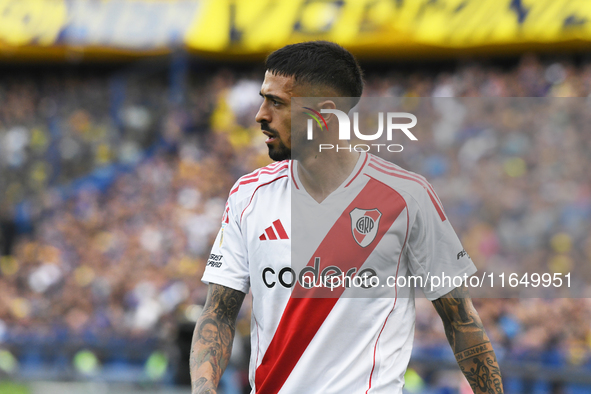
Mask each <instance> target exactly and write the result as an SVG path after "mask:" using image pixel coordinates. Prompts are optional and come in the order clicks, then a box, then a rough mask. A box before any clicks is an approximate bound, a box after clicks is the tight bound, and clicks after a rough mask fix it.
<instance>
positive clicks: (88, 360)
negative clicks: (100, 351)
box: [74, 350, 100, 375]
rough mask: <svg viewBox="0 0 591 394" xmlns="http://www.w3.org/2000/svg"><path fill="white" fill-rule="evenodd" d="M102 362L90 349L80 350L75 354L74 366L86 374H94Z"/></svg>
mask: <svg viewBox="0 0 591 394" xmlns="http://www.w3.org/2000/svg"><path fill="white" fill-rule="evenodd" d="M99 367H100V362H99V360H98V358H97V357H96V356H95V354H94V353H93V352H91V351H90V350H80V351H79V352H78V353H76V355H75V356H74V368H76V371H78V372H80V373H83V374H85V375H94V374H95V373H97V372H98V370H99Z"/></svg>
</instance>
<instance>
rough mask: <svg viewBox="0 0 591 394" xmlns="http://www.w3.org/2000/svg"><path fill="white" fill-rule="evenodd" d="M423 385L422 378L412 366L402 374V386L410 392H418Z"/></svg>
mask: <svg viewBox="0 0 591 394" xmlns="http://www.w3.org/2000/svg"><path fill="white" fill-rule="evenodd" d="M424 387H425V382H424V381H423V378H421V376H420V375H419V374H418V373H417V371H415V370H414V369H412V368H408V369H407V370H406V374H404V388H405V389H406V390H407V391H409V392H410V393H420V392H421V390H423V388H424Z"/></svg>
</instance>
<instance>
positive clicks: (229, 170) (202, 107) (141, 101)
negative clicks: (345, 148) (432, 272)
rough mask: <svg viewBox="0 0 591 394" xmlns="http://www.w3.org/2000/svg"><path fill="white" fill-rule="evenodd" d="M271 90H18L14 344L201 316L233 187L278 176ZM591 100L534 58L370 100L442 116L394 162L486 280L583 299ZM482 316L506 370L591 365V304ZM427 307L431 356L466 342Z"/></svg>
mask: <svg viewBox="0 0 591 394" xmlns="http://www.w3.org/2000/svg"><path fill="white" fill-rule="evenodd" d="M262 75H263V73H262V71H261V70H258V69H257V70H256V71H254V72H253V71H252V70H247V71H245V70H243V69H224V70H213V71H211V70H210V71H206V72H205V71H194V72H190V73H189V76H188V79H189V82H188V84H187V87H186V89H185V90H184V91H180V92H173V91H171V88H170V86H168V83H167V81H166V78H162V77H158V76H148V77H144V78H141V79H139V78H136V77H134V76H126V75H117V76H112V75H106V76H101V77H97V76H93V75H83V76H70V75H57V76H56V75H47V74H44V75H41V76H39V75H35V76H27V75H26V74H25V75H23V76H22V78H20V79H18V78H17V79H14V78H8V77H0V219H1V220H2V235H0V244H2V257H1V258H0V343H2V342H3V341H7V342H10V340H11V338H15V337H18V336H19V335H23V334H29V335H37V336H46V337H48V338H50V337H51V335H54V333H55V332H56V330H61V331H65V332H67V333H68V335H74V336H75V335H86V334H89V333H90V334H92V335H96V336H118V337H138V336H140V337H141V336H151V337H160V338H165V337H170V336H172V335H173V334H174V331H175V327H176V325H177V324H178V323H179V322H180V321H189V322H190V321H192V320H194V319H195V315H196V314H197V313H198V311H199V307H198V305H202V304H203V302H204V299H205V295H206V286H205V285H203V284H202V283H201V282H200V277H201V274H202V272H203V269H204V264H205V261H206V258H207V256H208V254H209V249H210V247H211V244H212V242H213V239H214V237H215V234H216V233H217V230H218V228H219V224H220V219H221V215H222V211H223V207H224V204H225V199H226V197H227V194H228V192H229V190H230V187H231V186H232V184H233V182H234V181H235V180H236V179H237V178H238V177H239V176H241V175H243V174H246V173H248V172H250V171H252V170H253V169H255V168H257V167H259V166H262V165H266V164H268V163H269V162H270V161H269V159H268V157H267V155H266V147H265V146H264V143H263V141H264V136H263V135H262V134H261V133H260V127H258V126H257V125H256V123H255V122H254V115H255V113H256V111H257V109H258V106H259V104H260V97H259V94H258V93H259V88H260V83H261V81H262ZM590 94H591V63H586V62H584V61H583V62H581V63H580V64H576V65H575V64H574V63H573V62H571V61H568V60H561V61H557V62H554V61H541V60H539V59H538V58H536V57H535V56H533V55H526V56H523V57H522V58H521V59H520V60H519V61H518V62H516V63H515V64H512V65H511V66H507V65H504V66H503V67H500V66H495V65H494V64H493V65H490V66H489V65H484V64H483V63H478V62H474V63H468V64H464V65H461V66H457V67H455V69H453V70H449V71H445V72H442V71H440V70H437V69H436V68H435V69H426V70H424V71H412V70H407V71H400V70H398V69H397V68H396V67H394V66H393V67H392V68H391V69H384V68H383V67H381V68H380V69H379V70H375V71H372V70H370V71H369V72H367V75H366V89H365V92H364V96H368V97H395V98H396V97H397V98H403V99H405V98H408V99H413V98H418V97H423V98H425V99H421V100H422V101H421V103H423V104H416V107H414V109H415V110H416V111H419V112H420V111H426V112H425V113H427V112H429V111H430V113H435V114H439V115H438V116H437V117H433V119H435V120H434V121H433V122H431V123H429V124H428V126H421V127H422V128H420V129H419V132H421V133H422V134H421V136H423V137H422V138H420V139H419V142H418V143H417V144H415V145H410V144H409V145H408V149H406V150H405V151H404V152H403V153H401V154H397V155H394V156H389V157H388V159H390V160H392V161H394V162H396V163H397V164H399V165H401V166H402V167H404V168H407V169H409V170H411V171H415V172H418V173H420V174H422V175H424V176H425V177H427V179H428V180H429V181H431V183H432V184H433V185H434V187H435V190H437V192H438V193H439V196H440V198H441V200H442V202H443V205H444V207H445V209H446V213H447V215H448V216H449V218H450V220H451V223H452V224H453V225H454V228H455V229H456V231H457V233H458V235H459V236H460V238H461V239H462V242H463V244H464V246H465V249H466V250H467V251H468V253H469V254H470V255H471V257H472V259H473V261H474V262H475V263H476V265H477V266H478V267H479V269H481V270H485V271H490V272H500V271H502V270H505V269H514V268H515V267H516V266H519V267H521V268H520V270H518V271H519V272H526V271H529V272H540V273H542V272H551V273H554V272H560V273H567V272H572V277H571V279H572V281H573V286H575V285H576V286H577V288H578V289H579V290H580V293H579V294H580V296H581V297H584V296H586V297H591V287H589V286H588V285H587V283H591V264H590V262H591V231H590V230H591V228H590V225H589V223H591V220H590V219H591V175H590V174H589V171H588V168H591V138H589V137H591V131H590V130H589V129H588V126H587V125H588V124H591V122H590V120H591V113H589V111H587V112H586V111H585V106H586V105H591V102H589V101H588V99H586V98H584V97H588V96H589V95H590ZM454 97H455V99H454ZM461 97H496V99H491V100H490V101H486V100H484V99H480V100H468V99H461ZM506 97H538V99H532V101H520V102H515V101H511V100H510V99H507V98H506ZM540 97H545V98H550V97H556V98H557V99H554V100H550V101H548V100H546V101H543V100H544V99H540ZM558 97H580V98H579V99H558ZM503 98H505V99H503ZM425 103H426V104H425ZM421 108H425V109H421ZM446 114H448V115H449V114H453V116H448V115H446ZM406 147H407V145H405V148H406ZM122 164H124V166H121V165H122ZM92 174H94V177H92V176H91V177H89V175H92ZM97 174H98V175H100V176H97ZM101 174H102V175H101ZM96 179H102V180H104V179H108V182H106V183H105V182H102V183H101V182H96ZM81 180H86V181H81ZM73 185H75V187H74V186H73ZM249 303H250V301H249V300H247V301H246V302H245V306H244V308H243V309H242V311H241V315H240V322H239V324H238V331H239V332H240V333H241V334H242V335H243V336H248V334H249V324H250V317H249V310H248V309H249ZM475 303H476V307H477V309H478V310H479V312H480V315H481V317H482V319H483V321H484V324H485V327H486V328H487V330H488V333H489V336H490V337H491V339H492V340H493V342H494V343H495V344H496V346H497V348H498V349H499V351H498V353H499V354H500V355H501V356H502V357H505V356H512V357H522V358H528V357H531V358H532V359H535V358H536V357H538V359H539V357H540V355H541V354H549V353H548V352H550V353H551V354H554V355H555V358H556V360H559V361H560V362H564V363H567V364H572V365H581V364H585V363H588V362H590V360H591V298H579V299H566V298H557V299H539V298H531V299H530V298H525V299H517V298H510V299H498V298H495V299H492V298H491V299H478V300H475ZM417 304H418V316H417V336H416V341H417V345H419V346H439V345H441V344H444V343H446V339H445V334H444V332H443V326H442V325H441V323H440V322H439V318H438V317H437V315H436V313H435V310H434V308H432V307H431V306H430V305H428V304H429V303H428V302H426V301H425V300H424V299H419V300H417Z"/></svg>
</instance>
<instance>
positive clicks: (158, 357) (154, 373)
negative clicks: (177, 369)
mask: <svg viewBox="0 0 591 394" xmlns="http://www.w3.org/2000/svg"><path fill="white" fill-rule="evenodd" d="M167 368H168V357H167V356H166V355H165V354H164V353H162V352H161V351H155V352H154V353H152V354H151V355H150V357H148V360H146V366H145V371H146V375H147V376H148V378H149V379H150V380H161V379H162V378H163V377H164V374H165V373H166V369H167Z"/></svg>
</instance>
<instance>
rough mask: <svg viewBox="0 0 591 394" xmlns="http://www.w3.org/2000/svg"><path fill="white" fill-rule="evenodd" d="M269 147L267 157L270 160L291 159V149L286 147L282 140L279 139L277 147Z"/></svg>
mask: <svg viewBox="0 0 591 394" xmlns="http://www.w3.org/2000/svg"><path fill="white" fill-rule="evenodd" d="M268 147H269V157H270V158H271V160H275V161H282V160H290V159H291V150H290V149H288V148H287V147H286V146H285V145H284V144H283V142H282V141H279V146H278V147H276V148H275V147H272V146H271V145H269V146H268Z"/></svg>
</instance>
